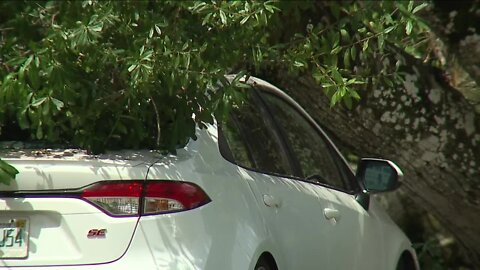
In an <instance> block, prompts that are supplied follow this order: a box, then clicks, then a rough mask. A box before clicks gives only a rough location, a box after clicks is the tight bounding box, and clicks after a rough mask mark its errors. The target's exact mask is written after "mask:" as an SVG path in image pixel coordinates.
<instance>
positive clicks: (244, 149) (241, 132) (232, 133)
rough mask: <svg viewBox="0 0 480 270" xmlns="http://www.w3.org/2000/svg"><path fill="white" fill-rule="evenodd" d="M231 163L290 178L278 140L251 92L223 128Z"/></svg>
mask: <svg viewBox="0 0 480 270" xmlns="http://www.w3.org/2000/svg"><path fill="white" fill-rule="evenodd" d="M222 131H223V134H224V136H225V139H226V141H227V144H228V146H229V148H230V151H231V152H232V156H233V158H234V162H235V163H237V164H238V165H241V166H243V167H247V168H250V169H254V170H256V171H260V172H266V173H274V174H281V175H292V169H291V167H290V164H289V161H288V158H287V157H286V155H285V153H284V151H283V148H282V147H281V143H280V139H279V137H278V136H277V135H276V133H275V132H273V129H272V127H271V123H270V121H269V120H268V115H267V114H265V113H264V112H263V111H262V108H261V107H260V106H259V104H258V103H257V102H256V101H255V97H254V94H253V91H250V94H249V96H248V97H247V100H246V101H245V102H244V103H243V104H241V105H236V106H235V107H234V108H233V110H232V113H231V114H230V117H229V118H228V119H227V121H226V122H225V123H223V125H222Z"/></svg>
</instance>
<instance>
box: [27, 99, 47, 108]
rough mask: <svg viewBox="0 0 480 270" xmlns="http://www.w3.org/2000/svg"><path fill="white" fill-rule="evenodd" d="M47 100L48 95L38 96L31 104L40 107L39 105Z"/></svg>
mask: <svg viewBox="0 0 480 270" xmlns="http://www.w3.org/2000/svg"><path fill="white" fill-rule="evenodd" d="M45 100H47V98H46V97H42V98H36V99H34V100H33V102H32V104H30V105H31V106H33V107H38V106H40V105H42V103H43V102H45Z"/></svg>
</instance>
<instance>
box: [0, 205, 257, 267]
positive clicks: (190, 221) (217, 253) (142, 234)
mask: <svg viewBox="0 0 480 270" xmlns="http://www.w3.org/2000/svg"><path fill="white" fill-rule="evenodd" d="M213 213H214V211H212V209H211V208H210V207H200V208H197V209H195V210H192V211H188V212H185V213H175V214H167V215H162V216H145V217H141V218H140V220H139V223H138V226H137V229H136V230H135V233H134V235H133V238H132V241H131V243H130V246H129V248H128V249H127V251H126V252H125V253H124V254H123V255H122V256H121V257H120V258H118V259H117V260H115V261H112V262H108V263H101V264H84V265H70V266H67V265H59V266H44V267H42V266H29V267H8V266H3V262H2V261H0V269H15V270H27V269H28V270H33V269H35V270H36V269H39V270H44V269H45V270H46V269H48V270H57V269H58V270H60V269H64V270H65V269H67V270H85V269H89V270H90V269H93V270H110V269H111V270H114V269H115V270H118V269H129V270H130V269H142V270H149V269H166V270H187V269H188V270H192V269H208V270H216V269H218V270H224V269H231V270H240V269H242V270H245V269H250V268H251V264H252V261H253V257H254V254H253V253H254V252H253V250H249V249H248V248H247V245H252V246H251V247H252V248H253V247H254V246H255V242H256V241H255V239H252V236H254V235H255V234H254V233H253V231H252V230H251V228H250V227H249V226H248V225H247V224H246V223H244V224H241V223H239V220H235V219H231V220H228V218H226V219H223V218H221V217H218V214H217V218H216V219H214V218H212V216H211V215H212V214H213ZM243 225H246V226H243ZM98 252H102V251H101V250H99V251H98Z"/></svg>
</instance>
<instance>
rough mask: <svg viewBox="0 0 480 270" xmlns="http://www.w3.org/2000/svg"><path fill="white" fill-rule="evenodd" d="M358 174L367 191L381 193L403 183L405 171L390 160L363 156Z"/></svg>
mask: <svg viewBox="0 0 480 270" xmlns="http://www.w3.org/2000/svg"><path fill="white" fill-rule="evenodd" d="M356 176H357V179H359V181H360V182H361V183H362V184H363V188H364V189H365V190H366V191H368V192H369V193H380V192H387V191H393V190H395V189H397V188H398V187H399V186H400V185H401V179H402V178H403V172H402V170H400V168H399V167H398V166H397V165H396V164H395V163H393V162H392V161H390V160H385V159H375V158H362V159H361V160H360V163H359V164H358V167H357V173H356Z"/></svg>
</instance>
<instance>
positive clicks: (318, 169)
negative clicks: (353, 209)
mask: <svg viewBox="0 0 480 270" xmlns="http://www.w3.org/2000/svg"><path fill="white" fill-rule="evenodd" d="M261 96H262V98H263V99H264V100H265V102H266V103H267V105H268V107H269V109H270V110H271V113H272V115H274V119H275V121H276V122H277V123H278V125H279V127H280V128H281V130H282V133H283V136H284V137H285V138H286V140H287V142H288V145H289V147H290V148H291V151H292V153H293V154H294V155H295V157H296V158H297V160H298V162H299V165H300V167H301V171H302V174H303V175H302V176H303V177H304V178H305V179H306V180H308V181H310V182H314V183H322V184H326V185H328V186H331V187H334V188H337V189H342V190H347V189H348V188H347V186H346V185H345V182H344V181H343V177H342V175H341V174H340V171H339V170H338V166H337V164H336V162H335V159H334V158H333V156H332V153H331V151H330V150H329V146H328V143H327V142H326V141H325V140H324V138H323V137H322V136H321V135H320V133H319V131H318V130H317V128H316V127H315V126H314V125H312V123H311V122H310V121H309V120H308V119H306V118H305V117H304V116H303V115H302V114H301V113H300V112H298V111H297V110H296V109H295V108H294V107H293V106H291V105H290V104H289V103H287V102H285V101H284V100H282V99H280V98H279V97H277V96H274V95H272V94H269V93H265V92H261Z"/></svg>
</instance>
